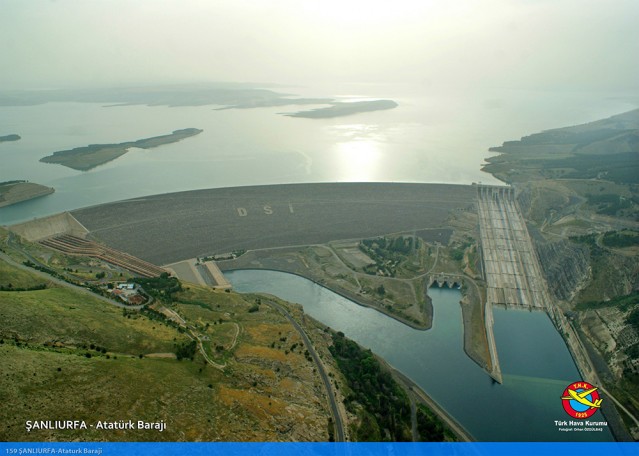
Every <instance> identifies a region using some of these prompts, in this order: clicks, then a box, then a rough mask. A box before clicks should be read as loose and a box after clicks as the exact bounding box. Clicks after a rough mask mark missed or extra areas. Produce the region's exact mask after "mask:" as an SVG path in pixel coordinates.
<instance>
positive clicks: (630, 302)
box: [575, 291, 639, 312]
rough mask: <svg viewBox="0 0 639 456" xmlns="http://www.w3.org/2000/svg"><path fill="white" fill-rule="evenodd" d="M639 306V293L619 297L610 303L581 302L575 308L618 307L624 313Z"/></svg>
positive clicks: (609, 301)
mask: <svg viewBox="0 0 639 456" xmlns="http://www.w3.org/2000/svg"><path fill="white" fill-rule="evenodd" d="M637 305H639V291H635V292H634V293H631V294H629V295H624V296H617V297H615V298H612V299H610V300H608V301H587V302H580V303H579V304H577V305H576V306H575V310H588V309H601V308H604V307H618V308H619V309H620V310H622V311H624V312H625V311H627V310H629V309H631V308H632V307H634V306H637Z"/></svg>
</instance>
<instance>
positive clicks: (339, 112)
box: [284, 100, 398, 119]
mask: <svg viewBox="0 0 639 456" xmlns="http://www.w3.org/2000/svg"><path fill="white" fill-rule="evenodd" d="M397 106H398V104H397V103H395V102H394V101H393V100H372V101H354V102H350V103H341V102H334V103H332V105H331V106H328V107H326V108H318V109H311V110H310V111H299V112H294V113H292V114H284V115H285V116H288V117H305V118H307V119H329V118H332V117H342V116H350V115H351V114H358V113H360V112H369V111H380V110H383V109H393V108H396V107H397Z"/></svg>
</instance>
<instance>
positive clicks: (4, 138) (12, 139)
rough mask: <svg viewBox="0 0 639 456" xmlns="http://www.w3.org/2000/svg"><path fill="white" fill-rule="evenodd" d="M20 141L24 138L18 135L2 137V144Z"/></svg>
mask: <svg viewBox="0 0 639 456" xmlns="http://www.w3.org/2000/svg"><path fill="white" fill-rule="evenodd" d="M19 139H22V138H21V137H20V135H16V134H12V135H6V136H0V143H2V142H9V141H18V140H19Z"/></svg>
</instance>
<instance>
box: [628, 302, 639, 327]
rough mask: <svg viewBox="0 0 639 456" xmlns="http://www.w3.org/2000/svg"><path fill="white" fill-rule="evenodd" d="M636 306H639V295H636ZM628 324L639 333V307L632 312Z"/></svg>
mask: <svg viewBox="0 0 639 456" xmlns="http://www.w3.org/2000/svg"><path fill="white" fill-rule="evenodd" d="M634 304H635V305H637V304H639V295H635V300H634ZM626 323H628V324H629V325H631V326H632V327H633V328H635V331H639V307H637V308H635V309H634V310H633V311H632V312H630V315H628V317H627V318H626Z"/></svg>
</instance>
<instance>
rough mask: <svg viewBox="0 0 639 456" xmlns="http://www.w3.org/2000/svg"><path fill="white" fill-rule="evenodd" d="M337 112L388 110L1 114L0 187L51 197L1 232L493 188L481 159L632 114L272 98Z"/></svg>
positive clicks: (88, 106)
mask: <svg viewBox="0 0 639 456" xmlns="http://www.w3.org/2000/svg"><path fill="white" fill-rule="evenodd" d="M282 91H286V92H289V93H295V94H296V96H297V95H299V96H304V97H331V98H335V99H337V100H340V101H355V100H366V99H370V98H376V99H378V98H383V99H392V100H395V101H396V102H397V103H398V104H399V106H398V107H397V108H395V109H390V110H384V111H376V112H367V113H359V114H354V115H350V116H345V117H336V118H332V119H305V118H293V117H286V116H283V115H281V113H286V112H289V113H290V112H295V111H297V110H298V109H310V108H313V107H317V106H280V107H276V108H253V109H227V110H216V109H215V108H217V107H216V106H196V107H191V106H184V107H167V106H142V105H119V106H107V105H106V104H97V103H46V104H41V105H34V106H0V136H1V135H5V134H11V133H16V134H19V135H20V136H21V137H22V139H21V140H19V141H15V142H5V143H0V158H1V159H2V166H0V182H3V181H8V180H16V179H25V180H29V181H31V182H35V183H39V184H43V185H46V186H50V187H53V188H55V193H54V194H51V195H48V196H46V197H43V198H38V199H35V200H31V201H27V202H23V203H20V204H17V205H13V206H8V207H4V208H0V225H9V224H13V223H18V222H21V221H26V220H30V219H33V218H36V217H43V216H45V215H51V214H55V213H58V212H62V211H65V210H72V209H78V208H81V207H86V206H92V205H95V204H101V203H107V202H112V201H117V200H122V199H128V198H137V197H141V196H146V195H152V194H160V193H170V192H176V191H184V190H196V189H202V188H219V187H234V186H245V185H263V184H282V183H311V182H427V183H450V184H470V183H472V182H478V181H481V182H482V183H486V184H488V183H493V184H498V183H499V181H497V180H496V179H494V178H493V177H492V176H491V175H489V174H486V173H483V172H482V171H481V170H480V167H481V164H482V163H483V161H484V158H486V157H488V156H490V155H491V153H490V152H488V148H489V147H491V146H495V145H500V144H501V143H502V142H503V141H505V140H510V139H518V138H519V137H521V136H522V135H526V134H530V133H533V132H536V131H539V130H542V129H547V128H555V127H560V126H566V125H572V124H577V123H582V122H587V121H592V120H596V119H599V118H603V117H607V116H610V115H612V114H617V113H620V112H623V111H627V110H629V109H632V108H634V107H635V106H636V105H634V104H633V103H632V102H631V101H629V100H633V99H634V100H636V97H634V98H633V97H632V96H628V95H624V94H598V93H594V94H593V93H581V92H576V93H566V92H561V93H555V92H530V91H517V90H483V91H468V90H466V91H465V90H449V91H441V90H438V91H433V90H428V89H425V88H423V87H420V86H408V85H364V84H350V85H342V86H338V87H330V88H329V87H327V88H322V87H314V88H312V89H311V88H293V89H287V90H284V89H283V90H282ZM190 127H194V128H200V129H203V130H204V131H203V132H202V133H201V134H199V135H197V136H194V137H191V138H187V139H185V140H183V141H180V142H177V143H173V144H167V145H164V146H160V147H157V148H153V149H147V150H143V149H131V150H130V151H129V152H128V153H127V154H125V155H124V156H121V157H119V158H117V159H115V160H113V161H111V162H109V163H106V164H103V165H101V166H98V167H96V168H94V169H92V170H90V171H77V170H73V169H70V168H67V167H64V166H61V165H56V164H47V163H41V162H39V160H40V159H41V158H42V157H45V156H47V155H50V154H52V153H53V152H56V151H59V150H67V149H72V148H75V147H82V146H87V145H89V144H109V143H111V144H112V143H121V142H125V141H133V140H138V139H142V138H148V137H153V136H159V135H164V134H168V133H170V132H172V131H173V130H177V129H183V128H190Z"/></svg>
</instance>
